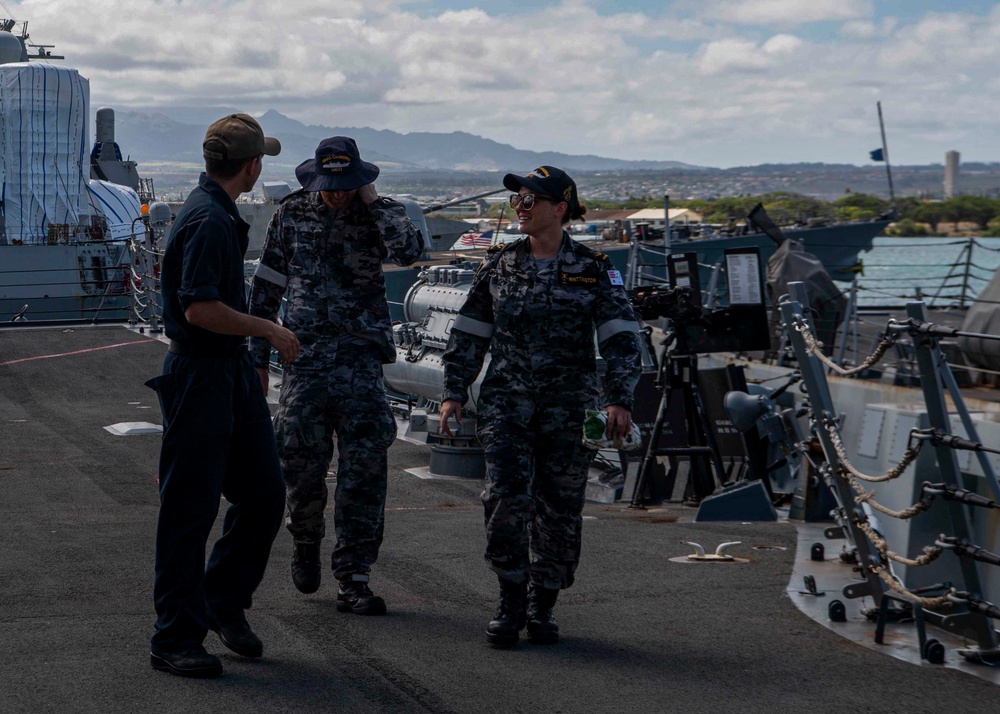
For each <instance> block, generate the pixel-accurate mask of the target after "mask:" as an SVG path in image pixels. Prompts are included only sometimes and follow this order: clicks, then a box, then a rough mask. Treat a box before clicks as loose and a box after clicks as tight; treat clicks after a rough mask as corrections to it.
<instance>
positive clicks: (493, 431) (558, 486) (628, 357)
mask: <svg viewBox="0 0 1000 714" xmlns="http://www.w3.org/2000/svg"><path fill="white" fill-rule="evenodd" d="M504 186H506V187H507V188H509V189H510V190H511V191H516V192H518V193H515V194H514V195H512V196H511V206H512V207H514V208H515V209H517V216H518V219H519V221H520V225H521V231H522V232H523V233H526V234H527V235H528V238H524V239H521V240H519V241H517V242H515V243H512V244H510V245H506V246H502V247H499V248H495V249H492V250H491V252H490V254H489V255H488V257H487V259H486V260H485V261H484V262H483V264H482V265H481V266H480V268H479V271H478V272H477V273H476V277H475V279H474V281H473V285H472V288H471V290H470V292H469V297H468V298H467V300H466V302H465V304H464V306H463V307H462V309H461V310H460V312H459V315H458V317H457V319H456V320H455V324H454V327H453V328H452V333H451V342H450V344H449V347H448V350H447V352H446V353H445V355H444V365H445V385H444V386H445V389H444V395H443V399H442V405H441V425H442V427H441V428H442V431H444V432H445V433H448V434H450V433H451V430H450V428H449V426H448V419H449V418H450V417H451V416H452V415H454V416H455V417H456V418H457V419H458V421H459V422H461V419H460V416H461V405H462V404H464V403H465V402H466V400H467V399H468V396H469V393H468V389H469V385H471V384H472V383H473V382H474V381H475V379H476V377H477V375H478V374H479V371H480V369H481V367H482V364H483V360H484V357H485V355H486V352H487V350H489V351H490V359H491V361H490V365H489V368H488V369H487V372H486V376H485V378H484V380H483V383H482V387H481V389H480V392H479V401H478V404H477V407H476V411H477V414H478V420H477V431H478V436H479V440H480V442H481V443H482V445H483V449H484V450H485V454H486V464H487V475H486V485H485V489H484V491H483V494H482V499H483V505H484V507H485V516H486V541H487V545H486V561H487V563H489V565H490V567H491V568H492V569H493V570H494V571H496V573H497V575H498V576H499V579H500V606H499V609H498V611H497V614H496V616H495V618H494V619H493V620H492V621H491V622H490V623H489V626H488V628H487V641H488V642H490V644H492V645H494V646H498V647H505V646H510V645H513V644H514V643H515V642H517V639H518V632H519V631H520V630H521V629H522V628H523V627H525V624H527V628H528V638H529V640H531V641H533V642H537V643H552V642H556V641H557V640H558V638H559V628H558V626H557V625H556V621H555V618H554V617H553V615H552V608H553V606H554V605H555V601H556V596H557V595H558V593H559V590H561V589H564V588H568V587H570V586H571V585H572V584H573V573H574V571H575V570H576V566H577V564H578V562H579V558H580V531H581V525H582V516H581V513H582V511H583V505H584V490H585V487H586V479H587V471H588V468H589V465H590V462H591V460H592V459H593V457H594V455H595V453H596V452H594V451H592V450H590V449H588V448H586V447H585V446H584V445H583V443H582V438H581V437H582V425H583V420H584V415H585V411H586V410H587V409H597V408H602V407H603V408H605V409H606V410H607V411H608V414H609V419H608V434H609V436H611V437H613V438H622V437H624V436H625V434H627V433H628V432H629V430H630V429H631V425H632V420H631V409H632V392H633V390H634V389H635V385H636V383H637V381H638V377H639V371H640V347H639V339H638V327H639V325H638V322H637V320H636V317H635V314H634V313H633V311H632V307H631V306H630V304H629V301H628V298H627V296H626V294H625V290H624V288H623V284H622V279H621V275H620V274H619V273H618V271H616V270H614V268H613V266H612V265H611V262H610V261H609V260H608V258H607V256H605V255H603V254H601V253H596V252H594V251H592V250H591V249H589V248H587V247H585V246H583V245H581V244H579V243H577V242H576V241H574V240H572V239H570V237H569V234H568V233H566V232H565V230H564V229H563V225H564V224H566V223H568V222H569V221H570V220H571V219H574V218H581V217H582V216H583V214H584V213H585V211H586V209H585V208H584V207H583V206H581V205H580V203H579V199H578V196H577V190H576V184H575V183H574V182H573V180H572V179H571V178H570V177H569V176H567V175H566V174H565V173H564V172H563V171H561V170H559V169H557V168H553V167H551V166H542V167H539V168H537V169H535V170H534V171H533V172H531V173H529V174H528V175H527V176H523V177H522V176H516V175H514V174H507V176H505V177H504ZM595 328H596V331H597V341H598V344H599V348H600V351H601V355H602V356H603V357H604V359H605V360H606V362H607V374H606V377H605V380H604V385H603V393H602V387H601V382H600V379H599V377H598V374H597V370H596V360H595V354H594V330H595Z"/></svg>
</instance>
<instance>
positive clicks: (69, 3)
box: [12, 0, 1000, 165]
mask: <svg viewBox="0 0 1000 714" xmlns="http://www.w3.org/2000/svg"><path fill="white" fill-rule="evenodd" d="M695 6H696V7H699V8H704V11H698V12H696V13H695V14H691V13H687V14H685V13H684V12H682V11H683V10H684V7H685V6H682V5H681V4H680V3H667V4H665V5H662V6H657V7H656V9H655V10H650V11H649V12H648V13H646V14H642V13H638V12H629V13H618V14H611V15H601V14H600V13H599V10H600V8H601V7H602V4H601V3H600V2H599V0H573V1H572V2H566V3H564V4H562V5H559V6H556V7H551V8H547V9H546V8H528V9H521V10H518V9H516V8H513V6H512V10H511V11H510V12H509V13H505V14H503V15H499V16H492V15H490V14H488V13H487V12H485V11H483V10H480V9H466V10H457V11H446V12H440V13H438V14H434V13H433V12H428V10H429V9H430V8H431V7H432V3H431V2H427V3H424V5H423V6H422V7H421V13H422V14H421V15H417V14H414V13H413V12H410V11H408V8H409V7H411V6H410V5H408V4H403V3H402V0H365V1H364V2H361V1H360V0H359V1H357V2H354V1H347V0H322V1H320V0H296V1H295V2H285V3H274V2H273V1H272V2H265V0H179V1H175V0H131V2H127V3H126V2H124V0H25V2H23V3H21V4H20V5H14V6H13V8H12V9H13V10H14V12H15V16H16V17H17V19H19V20H21V19H26V20H29V21H30V26H31V30H32V34H33V39H34V40H35V41H36V42H39V43H44V44H50V43H54V44H55V45H56V48H55V49H56V51H57V52H59V53H61V54H65V55H66V56H67V58H68V59H67V61H66V63H65V64H68V65H69V66H74V67H78V68H79V69H80V71H81V73H82V74H83V75H84V76H86V77H88V78H89V79H90V80H91V94H92V97H93V101H94V104H95V106H98V105H108V106H114V107H117V108H121V109H127V108H129V107H130V106H151V105H153V106H156V105H161V106H164V107H169V106H191V105H199V104H204V105H206V106H219V105H225V106H233V107H238V108H241V109H244V110H246V111H251V112H255V113H259V112H263V111H265V110H267V109H276V110H278V111H280V112H282V113H284V114H287V115H289V116H292V117H294V118H296V119H300V120H302V121H305V122H308V123H323V124H328V125H330V124H337V125H339V126H365V125H367V126H372V127H375V128H388V129H393V130H395V131H400V132H411V131H443V132H449V131H469V132H472V133H476V134H480V135H483V136H487V137H489V138H491V139H495V140H497V141H501V142H503V143H509V144H513V145H515V146H518V147H519V148H526V149H533V150H556V151H567V152H573V153H595V154H601V155H606V156H617V157H622V158H645V159H677V160H682V161H688V162H690V163H697V164H706V165H733V164H737V163H763V162H766V161H816V160H827V161H845V160H846V161H851V160H852V157H856V160H857V162H863V161H864V159H865V157H866V156H867V151H868V149H870V148H871V147H870V146H868V145H869V144H870V143H872V142H873V141H874V142H875V143H876V144H877V142H878V127H877V120H876V118H875V101H876V100H878V99H881V100H882V101H883V106H884V108H885V110H886V119H887V123H888V124H889V127H890V129H891V132H892V135H891V136H890V141H891V143H893V145H894V148H893V155H894V157H896V160H897V161H899V160H902V161H904V162H906V163H916V162H920V161H929V160H938V159H939V155H940V154H941V153H942V152H943V149H942V148H941V146H940V145H939V144H938V143H937V142H945V141H946V139H945V138H942V137H948V136H953V137H956V138H958V137H977V141H976V144H975V146H974V147H973V146H969V147H967V148H965V150H964V152H963V153H964V155H965V156H966V157H967V158H968V159H969V160H972V159H973V158H975V152H976V151H982V152H984V155H983V157H981V158H992V159H1000V122H997V121H996V117H997V116H998V115H1000V106H998V105H1000V97H998V95H1000V90H998V86H997V81H996V79H995V78H994V76H993V75H994V68H995V67H997V66H1000V10H998V11H996V12H994V13H992V14H991V15H989V16H987V17H982V16H975V15H970V14H961V13H939V14H931V15H927V16H926V17H924V18H922V19H921V20H919V21H916V22H902V21H900V20H895V19H892V18H888V19H885V20H881V21H879V24H878V25H875V24H873V20H872V13H871V2H867V1H861V0H837V2H828V1H827V0H814V1H812V2H806V1H805V0H803V1H802V2H792V1H791V0H752V1H751V0H746V1H743V2H737V1H736V0H717V1H714V2H713V1H709V0H702V1H701V2H700V3H698V4H697V5H691V6H690V7H695ZM817 20H826V21H842V22H843V24H842V25H840V26H839V27H840V29H839V32H831V33H830V36H829V37H823V38H819V37H816V36H815V35H814V34H808V32H807V29H808V28H803V29H799V28H796V29H794V30H792V29H790V27H794V26H795V25H796V23H799V24H802V23H807V22H812V21H817ZM765 23H770V24H765ZM220 27H224V28H225V29H224V31H220ZM793 32H794V34H792V33H793ZM331 117H336V118H335V119H331ZM956 140H957V139H956ZM873 145H874V144H873ZM947 148H959V149H960V150H961V149H962V148H963V147H961V146H948V147H947Z"/></svg>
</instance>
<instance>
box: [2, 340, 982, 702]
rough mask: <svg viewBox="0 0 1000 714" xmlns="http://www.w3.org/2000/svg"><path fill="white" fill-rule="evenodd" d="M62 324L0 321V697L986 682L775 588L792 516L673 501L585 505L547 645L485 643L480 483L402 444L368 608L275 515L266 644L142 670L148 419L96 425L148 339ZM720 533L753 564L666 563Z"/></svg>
mask: <svg viewBox="0 0 1000 714" xmlns="http://www.w3.org/2000/svg"><path fill="white" fill-rule="evenodd" d="M64 329H65V328H60V329H53V330H34V331H20V330H19V331H10V330H7V331H2V332H0V485H2V488H0V512H2V513H3V518H2V519H0V542H2V543H3V544H4V548H3V549H2V550H0V672H2V675H0V701H2V702H3V707H2V708H3V710H4V711H5V712H7V711H10V712H47V711H53V712H55V711H59V712H67V711H73V712H135V711H146V710H152V709H156V710H160V711H227V712H255V713H260V712H280V711H288V712H313V711H316V712H319V711H350V712H378V711H393V712H425V711H430V712H476V713H477V714H479V713H482V712H519V711H524V712H528V711H530V712H554V711H563V712H618V711H684V712H713V713H717V712H746V711H756V710H768V711H773V712H789V713H791V712H801V711H813V712H839V711H847V710H857V709H858V708H862V707H863V708H865V709H871V710H873V711H885V712H897V711H898V712H905V711H926V710H927V709H928V708H929V707H930V705H931V704H940V705H943V704H947V705H949V707H952V708H955V709H965V708H967V709H973V708H975V709H977V710H982V708H983V705H984V703H985V702H987V701H990V700H992V699H993V698H995V696H996V689H995V688H993V687H991V686H989V685H988V684H986V683H985V682H983V681H981V680H979V679H977V678H974V677H970V676H965V675H964V674H961V673H959V672H956V671H953V670H949V669H946V668H941V667H935V666H932V665H921V666H914V665H912V664H909V663H906V662H903V661H899V660H896V659H893V658H891V657H886V656H883V655H881V654H879V653H877V652H875V651H873V650H871V649H869V648H866V647H860V646H858V645H857V644H854V643H852V642H850V641H849V640H847V639H844V638H842V637H840V636H838V635H837V634H834V633H833V632H831V631H829V630H828V629H826V628H824V627H821V626H818V625H817V624H816V623H815V622H813V621H812V620H810V619H809V618H808V617H806V616H804V615H803V614H802V612H800V611H799V610H798V609H797V608H796V607H795V606H794V604H793V603H792V602H791V600H790V597H789V595H788V593H787V589H788V588H789V583H790V582H794V579H793V577H794V576H793V559H794V551H795V546H796V542H797V534H796V531H795V528H794V526H793V525H791V524H788V523H771V524H746V523H693V522H692V521H691V519H692V518H693V515H694V512H693V511H692V510H691V509H685V508H683V507H680V506H667V507H664V508H659V509H650V510H647V511H635V510H630V509H628V508H626V507H624V506H623V505H618V504H616V505H607V506H601V505H596V504H592V505H588V506H587V508H586V511H585V515H586V516H587V521H586V523H585V526H584V554H583V561H582V564H581V567H580V570H579V571H578V579H577V583H576V584H575V585H574V587H573V588H572V589H570V590H568V591H566V592H565V593H564V594H563V595H562V596H561V597H560V600H559V604H558V606H557V611H556V612H557V615H558V618H559V623H560V626H561V628H562V631H563V635H564V638H563V641H562V642H561V643H560V644H558V645H556V646H554V647H537V646H532V645H529V644H527V643H524V642H522V643H520V644H519V645H517V646H516V647H515V648H514V649H513V650H511V651H497V650H493V649H491V648H489V647H488V646H487V645H486V643H485V638H484V630H485V626H486V622H487V621H488V620H489V618H490V617H491V615H492V612H493V608H494V602H495V590H496V581H495V579H494V578H493V576H492V575H491V573H490V572H489V570H488V569H487V568H486V566H485V564H484V563H483V560H482V555H481V551H482V546H483V527H482V512H481V508H480V505H479V491H480V484H479V483H477V482H473V481H461V480H425V479H419V478H416V477H415V476H413V475H411V474H410V473H408V472H407V471H406V469H411V468H420V467H424V466H427V464H428V462H429V453H428V451H427V449H426V448H425V447H420V446H416V445H413V444H408V443H405V442H401V441H400V442H397V443H396V444H394V446H393V447H392V449H391V450H390V493H389V503H388V508H387V513H386V537H385V544H384V546H383V551H382V557H381V559H380V560H379V563H378V564H377V566H376V568H375V570H374V572H373V579H372V586H373V587H374V588H375V589H376V590H377V591H378V592H379V593H380V594H382V595H384V596H385V598H386V600H387V602H388V604H389V609H390V613H389V615H388V616H386V617H384V618H362V617H357V616H353V615H343V614H340V613H337V612H336V611H335V608H334V607H333V600H334V596H335V588H334V583H332V582H331V578H330V577H329V572H328V571H327V572H326V573H324V575H325V576H326V580H325V581H324V583H323V586H322V587H321V589H320V591H319V592H318V593H317V594H315V595H311V596H303V595H301V594H300V593H298V592H297V591H296V590H295V589H294V587H293V586H292V583H291V580H290V577H289V574H288V571H289V562H290V557H291V549H292V548H291V541H290V538H289V537H288V535H287V533H285V532H284V531H283V532H282V533H280V534H279V536H278V539H277V541H276V543H275V546H274V550H273V556H272V562H271V566H270V569H269V571H268V574H267V577H266V578H265V581H264V583H263V585H262V587H261V588H260V590H259V591H258V594H257V597H256V601H255V606H254V608H253V609H252V610H251V612H250V621H251V623H252V624H253V626H254V628H255V629H256V630H257V631H258V632H259V634H260V635H261V636H262V638H263V639H264V641H265V657H264V659H263V660H262V661H259V662H250V661H246V660H243V659H241V658H239V657H237V656H235V655H232V654H231V653H229V652H228V651H227V650H225V649H224V648H223V647H222V646H221V645H220V644H219V642H218V641H217V639H216V638H215V636H214V635H211V634H210V635H209V638H208V639H207V641H206V645H207V647H208V648H209V650H210V651H212V652H216V653H219V654H220V655H221V656H222V658H223V662H224V665H225V667H226V674H225V676H224V677H223V678H222V679H219V680H208V681H190V680H184V679H179V678H175V677H170V676H168V675H165V674H163V673H160V672H155V671H153V670H152V669H151V668H150V667H149V664H148V638H149V635H150V633H151V628H152V623H153V612H152V597H151V587H152V562H153V540H154V530H155V522H156V514H157V494H156V488H155V484H154V479H155V474H156V470H157V454H158V450H159V438H158V437H157V436H156V435H139V436H129V437H123V436H114V435H112V434H110V433H109V432H107V431H106V430H105V429H104V427H105V426H108V425H110V424H115V423H118V422H127V421H151V422H159V410H158V408H157V406H156V402H155V395H154V393H153V392H152V391H150V390H149V389H148V388H146V387H145V386H143V382H144V381H145V380H146V379H148V378H149V377H151V376H153V375H154V374H156V373H157V372H158V371H159V365H160V361H161V360H162V357H163V350H164V347H163V345H162V343H159V342H158V341H155V340H154V341H147V340H149V337H148V336H146V335H137V334H135V333H132V332H129V331H127V330H124V329H122V328H113V327H107V328H93V329H75V330H72V331H64ZM112 345H117V346H113V347H109V346H112ZM105 348H107V349H105ZM17 360H23V361H17ZM219 521H220V523H221V517H220V519H219ZM331 530H332V528H331ZM732 540H738V541H742V542H743V545H742V546H739V547H737V548H735V549H734V551H733V552H734V554H736V555H738V556H740V557H743V558H747V559H749V560H750V562H749V563H747V564H738V565H719V564H710V565H689V564H677V563H672V562H671V561H670V558H673V557H676V556H680V555H684V554H687V553H689V552H691V548H690V547H689V546H687V545H685V544H684V541H695V542H699V543H701V544H703V545H705V546H706V547H707V548H711V549H714V547H715V546H716V545H718V543H720V542H723V541H732ZM331 546H332V543H331V539H328V541H327V542H326V543H325V544H324V556H326V557H328V554H329V550H330V548H331ZM753 546H779V547H781V548H786V549H787V550H780V549H774V548H767V549H754V548H753Z"/></svg>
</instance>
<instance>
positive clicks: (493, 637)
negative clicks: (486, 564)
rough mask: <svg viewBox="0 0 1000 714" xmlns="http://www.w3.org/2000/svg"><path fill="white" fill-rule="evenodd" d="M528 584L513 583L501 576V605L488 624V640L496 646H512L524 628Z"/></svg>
mask: <svg viewBox="0 0 1000 714" xmlns="http://www.w3.org/2000/svg"><path fill="white" fill-rule="evenodd" d="M527 602H528V584H527V583H512V582H511V581H509V580H504V579H503V578H500V605H499V607H497V614H496V615H494V616H493V619H492V620H490V624H489V625H487V626H486V641H487V642H489V643H490V644H491V645H493V646H494V647H510V646H511V645H513V644H515V643H516V642H517V638H518V632H520V631H521V630H522V629H523V628H524V622H525V612H524V610H525V606H526V605H527Z"/></svg>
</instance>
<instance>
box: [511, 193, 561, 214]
mask: <svg viewBox="0 0 1000 714" xmlns="http://www.w3.org/2000/svg"><path fill="white" fill-rule="evenodd" d="M535 201H548V202H549V203H562V201H560V200H559V199H555V198H549V197H548V196H539V195H538V194H534V193H524V194H522V193H512V194H511V195H510V207H511V208H517V207H518V206H520V205H522V204H523V205H524V210H526V211H530V210H531V209H532V207H533V206H534V205H535Z"/></svg>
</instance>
